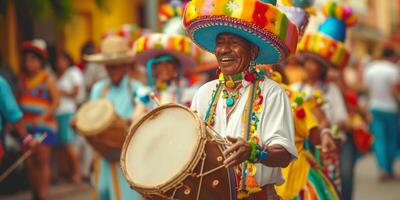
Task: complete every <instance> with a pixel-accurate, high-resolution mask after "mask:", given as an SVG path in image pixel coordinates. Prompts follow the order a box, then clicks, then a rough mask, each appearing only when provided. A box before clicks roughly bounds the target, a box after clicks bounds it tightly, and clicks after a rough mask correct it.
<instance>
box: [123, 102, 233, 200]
mask: <svg viewBox="0 0 400 200" xmlns="http://www.w3.org/2000/svg"><path fill="white" fill-rule="evenodd" d="M224 144H225V143H224V141H223V140H222V139H221V138H219V137H218V136H217V134H215V133H214V132H212V130H211V129H210V128H208V127H207V126H206V125H205V123H204V122H203V121H202V120H201V119H200V118H199V117H198V116H197V115H196V113H194V112H192V111H190V110H189V109H188V108H186V107H183V106H181V105H177V104H167V105H163V106H161V107H158V108H156V109H154V110H153V111H151V112H150V113H148V114H147V115H145V116H144V117H143V118H142V119H141V120H140V121H138V123H136V124H135V125H133V127H132V128H131V130H130V131H129V134H128V136H127V138H126V140H125V143H124V146H123V148H122V154H121V167H122V170H123V173H124V176H125V178H126V179H127V180H128V182H129V184H130V186H131V188H132V189H134V190H136V191H137V192H139V193H140V194H142V195H143V197H145V198H146V199H152V200H156V199H157V200H158V199H193V200H194V199H196V200H205V199H221V200H222V199H224V200H229V199H236V177H235V175H234V171H233V169H226V168H225V167H224V166H223V161H224V159H225V158H224V155H223V153H222V152H223V151H224V149H225V148H226V147H225V145H224Z"/></svg>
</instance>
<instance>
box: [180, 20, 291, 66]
mask: <svg viewBox="0 0 400 200" xmlns="http://www.w3.org/2000/svg"><path fill="white" fill-rule="evenodd" d="M187 31H188V34H189V36H190V37H191V38H192V40H193V41H194V42H195V43H196V44H197V45H198V46H200V47H201V48H202V49H204V50H206V51H208V52H210V53H214V50H215V45H216V38H217V36H218V35H219V34H221V33H232V34H235V35H238V36H241V37H242V38H245V39H246V40H248V41H249V42H251V43H253V44H255V45H257V46H258V48H259V53H258V56H257V58H256V63H257V64H275V63H278V62H279V61H280V60H282V59H285V58H286V57H287V56H288V55H289V48H287V46H286V45H285V44H284V42H283V41H282V40H281V39H279V38H278V37H277V36H275V35H274V34H273V33H270V32H267V31H265V30H262V29H260V28H259V27H257V26H255V25H253V24H250V23H248V22H246V21H243V20H239V19H235V20H232V19H231V18H230V17H226V16H207V17H199V18H198V19H196V20H195V21H193V22H191V23H190V25H188V26H187Z"/></svg>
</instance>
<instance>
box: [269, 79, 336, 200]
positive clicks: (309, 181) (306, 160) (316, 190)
mask: <svg viewBox="0 0 400 200" xmlns="http://www.w3.org/2000/svg"><path fill="white" fill-rule="evenodd" d="M271 79H273V80H275V81H276V82H278V83H280V84H281V86H282V88H283V89H285V91H286V92H287V94H288V95H289V97H290V101H291V103H292V113H293V120H294V126H295V145H296V148H297V151H298V153H299V157H298V159H297V160H295V161H293V162H291V163H290V164H289V166H288V167H286V168H284V169H282V175H283V177H284V178H285V182H284V183H283V184H282V185H280V186H276V187H275V188H276V191H277V193H278V195H279V196H280V197H281V198H282V199H284V200H289V199H312V200H314V199H329V200H330V199H339V195H338V193H337V191H336V190H335V188H334V186H333V184H332V183H331V182H330V180H329V179H328V178H327V177H326V176H324V175H323V173H322V172H321V170H320V167H319V166H318V163H317V162H316V161H315V158H314V157H313V156H312V154H311V153H310V152H308V151H307V150H306V149H304V142H305V140H306V139H307V138H308V137H309V133H310V131H311V130H312V129H313V128H317V127H318V121H317V119H316V118H315V117H314V114H313V113H312V112H311V109H312V108H313V106H317V105H319V102H320V101H322V97H321V96H320V94H319V93H314V94H312V96H311V98H307V100H304V94H303V93H302V92H297V91H295V90H291V89H290V88H289V87H288V86H286V85H284V84H282V83H281V80H282V79H281V76H280V74H279V73H277V72H272V74H271Z"/></svg>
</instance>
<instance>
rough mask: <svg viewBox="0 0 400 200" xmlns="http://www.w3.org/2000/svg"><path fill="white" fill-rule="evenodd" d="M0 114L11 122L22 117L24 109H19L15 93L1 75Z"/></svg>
mask: <svg viewBox="0 0 400 200" xmlns="http://www.w3.org/2000/svg"><path fill="white" fill-rule="evenodd" d="M0 94H1V96H0V114H1V116H2V117H4V119H6V120H7V121H9V122H16V121H18V120H20V119H22V116H23V114H22V111H21V110H20V109H19V107H18V104H17V102H16V100H15V97H14V94H13V93H12V91H11V88H10V86H9V85H8V83H7V82H6V81H5V80H4V79H3V78H1V77H0Z"/></svg>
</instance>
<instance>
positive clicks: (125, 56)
mask: <svg viewBox="0 0 400 200" xmlns="http://www.w3.org/2000/svg"><path fill="white" fill-rule="evenodd" d="M83 58H84V59H85V60H86V61H88V62H94V63H102V64H119V63H129V62H133V61H134V57H133V52H132V51H128V52H125V53H118V54H104V53H98V54H93V55H84V57H83Z"/></svg>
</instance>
